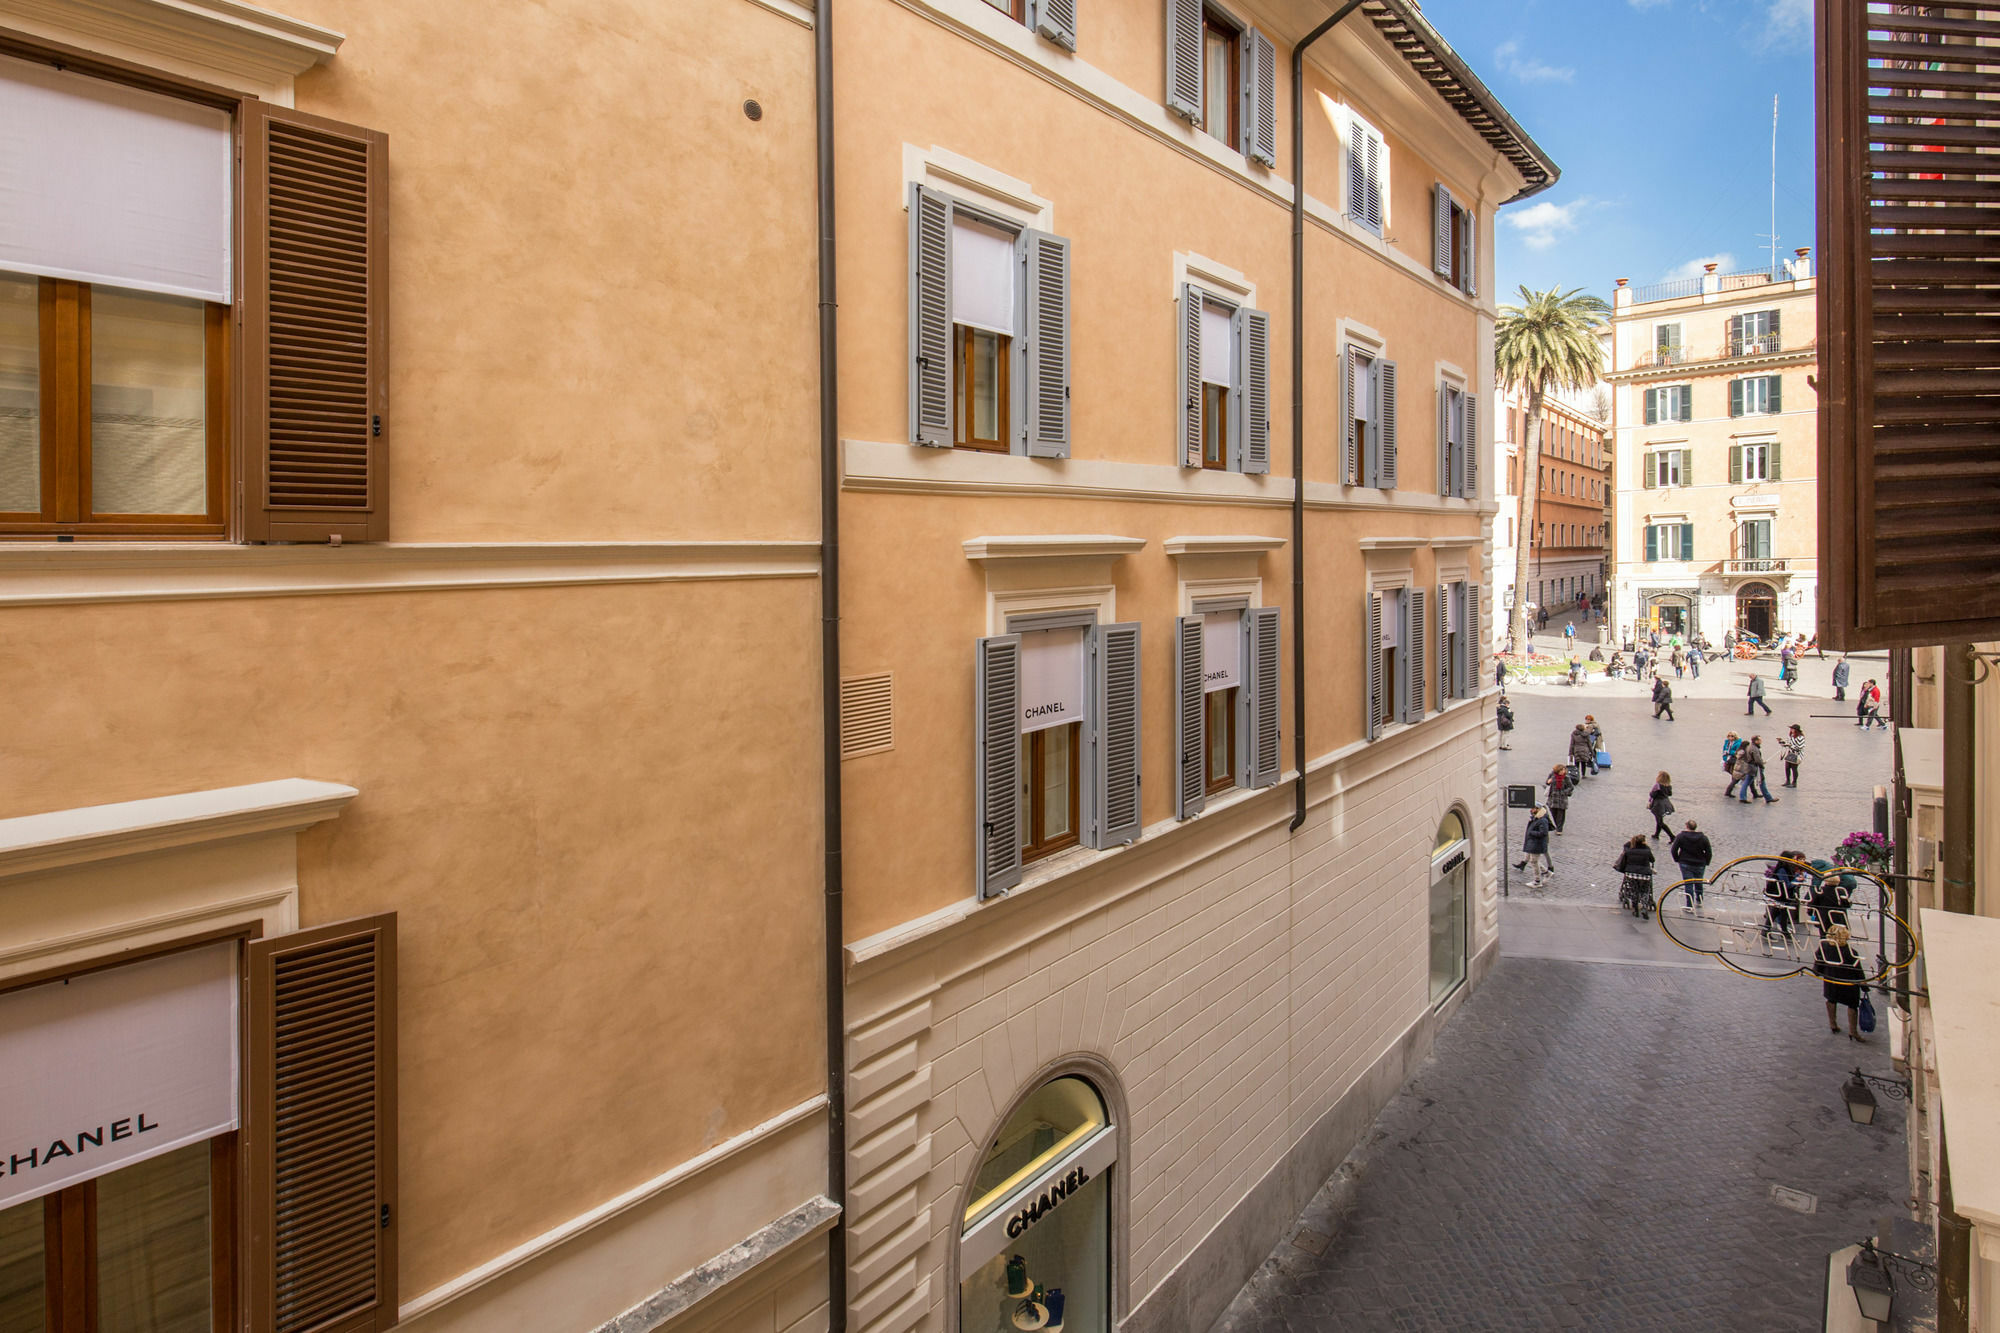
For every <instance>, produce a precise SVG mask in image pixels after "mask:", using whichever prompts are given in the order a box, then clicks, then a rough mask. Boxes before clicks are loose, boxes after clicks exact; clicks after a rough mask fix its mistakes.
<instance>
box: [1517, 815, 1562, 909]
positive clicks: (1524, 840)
mask: <svg viewBox="0 0 2000 1333" xmlns="http://www.w3.org/2000/svg"><path fill="white" fill-rule="evenodd" d="M1555 826H1556V825H1555V821H1554V820H1552V819H1550V818H1549V812H1548V810H1547V809H1546V808H1544V807H1542V806H1539V805H1538V806H1536V807H1535V808H1534V809H1533V810H1532V811H1530V812H1529V815H1528V831H1527V832H1526V833H1524V834H1522V835H1521V850H1522V851H1523V852H1525V853H1527V855H1526V856H1524V857H1523V858H1522V859H1521V860H1519V861H1516V862H1515V863H1514V869H1516V870H1526V869H1527V868H1528V862H1530V861H1533V862H1534V863H1535V877H1534V879H1533V880H1531V881H1529V883H1528V887H1529V888H1531V889H1539V888H1540V887H1542V872H1543V869H1544V867H1546V868H1547V871H1548V873H1549V874H1551V875H1553V874H1555V873H1556V863H1555V861H1554V860H1553V859H1552V858H1551V857H1550V856H1549V834H1550V832H1551V831H1552V830H1554V828H1555Z"/></svg>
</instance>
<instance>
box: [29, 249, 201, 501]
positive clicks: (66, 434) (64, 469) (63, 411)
mask: <svg viewBox="0 0 2000 1333" xmlns="http://www.w3.org/2000/svg"><path fill="white" fill-rule="evenodd" d="M18 276H22V277H33V276H34V275H32V274H21V275H18ZM37 283H38V291H37V296H36V306H35V308H36V317H37V335H38V338H39V361H38V366H37V378H38V381H39V397H40V411H41V490H42V503H41V508H40V510H38V511H37V512H35V513H33V514H29V513H26V512H15V513H7V514H0V539H4V540H21V539H29V540H33V539H46V538H49V537H70V538H85V539H99V538H110V539H114V540H115V539H124V540H133V539H158V538H161V537H185V538H196V539H207V540H211V541H220V540H224V539H226V538H227V537H228V535H229V515H228V497H229V494H230V490H229V487H230V483H231V480H232V476H233V473H234V467H233V462H234V460H233V456H232V450H231V448H230V438H231V434H232V431H231V418H232V416H233V404H234V401H235V400H234V392H235V383H236V375H235V367H234V365H233V364H232V357H231V351H232V348H231V342H230V326H231V324H232V323H233V322H234V319H233V316H234V312H233V311H232V309H231V307H229V306H226V305H222V304H220V303H218V302H214V301H208V302H203V303H202V310H203V319H204V323H203V333H202V361H203V366H202V376H203V395H202V415H203V418H204V422H205V426H206V431H205V434H206V441H205V443H206V448H205V450H204V454H203V466H204V468H205V469H206V487H205V493H206V512H205V513H201V514H96V513H93V512H92V511H91V508H90V481H91V458H90V417H91V413H90V394H91V371H90V356H91V342H90V312H91V290H92V287H93V284H91V283H85V282H76V281H73V280H70V279H63V278H46V277H44V278H38V279H37ZM95 285H99V286H102V285H107V284H95Z"/></svg>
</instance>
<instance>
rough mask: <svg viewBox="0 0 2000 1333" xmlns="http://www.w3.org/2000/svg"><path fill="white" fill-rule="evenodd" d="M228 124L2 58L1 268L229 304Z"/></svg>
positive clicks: (186, 105)
mask: <svg viewBox="0 0 2000 1333" xmlns="http://www.w3.org/2000/svg"><path fill="white" fill-rule="evenodd" d="M229 119H230V118H229V113H228V112H227V111H223V110H220V109H218V108H215V107H207V106H198V105H196V104H194V103H192V102H183V101H180V100H178V99H176V98H172V97H164V96H161V95H160V94H158V93H149V92H141V91H139V90H138V89H135V88H127V87H124V86H122V85H120V84H115V83H108V82H106V81H104V80H102V79H91V78H85V77H84V76H82V75H80V74H70V73H66V72H63V71H61V70H56V69H52V68H50V67H49V66H47V65H37V64H33V63H31V62H29V61H25V60H14V59H11V58H9V57H4V56H0V269H13V270H15V271H16V272H21V273H35V274H39V275H41V276H43V277H49V278H70V279H74V280H77V281H80V282H99V283H106V284H108V285H110V286H113V287H128V288H132V289H134V290H137V291H143V292H163V293H166V294H169V295H173V296H193V297H197V298H199V299H201V300H204V301H225V302H226V301H228V300H229V295H230V289H229V276H230V264H229V233H230V201H231V185H230V172H231V162H232V152H233V150H232V147H231V135H230V124H229Z"/></svg>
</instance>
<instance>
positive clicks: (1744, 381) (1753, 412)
mask: <svg viewBox="0 0 2000 1333" xmlns="http://www.w3.org/2000/svg"><path fill="white" fill-rule="evenodd" d="M1736 382H1737V383H1738V384H1740V385H1742V386H1743V387H1742V388H1741V389H1740V390H1739V391H1738V392H1739V394H1740V396H1741V398H1742V403H1743V415H1744V416H1746V417H1764V416H1770V415H1771V376H1769V375H1745V376H1743V377H1742V378H1741V379H1739V380H1737V381H1736ZM1752 385H1754V386H1756V387H1755V389H1754V391H1753V389H1752V387H1751V386H1752Z"/></svg>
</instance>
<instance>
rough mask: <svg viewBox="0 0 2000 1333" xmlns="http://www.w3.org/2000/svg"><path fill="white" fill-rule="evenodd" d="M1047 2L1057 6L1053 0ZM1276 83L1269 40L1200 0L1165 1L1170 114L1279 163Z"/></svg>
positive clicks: (1267, 162)
mask: <svg viewBox="0 0 2000 1333" xmlns="http://www.w3.org/2000/svg"><path fill="white" fill-rule="evenodd" d="M1042 2H1043V3H1044V4H1048V5H1051V6H1052V7H1053V5H1054V3H1055V0H1042ZM1071 49H1072V50H1074V49H1075V47H1074V40H1073V39H1072V43H1071ZM1277 83H1278V54H1277V47H1275V46H1274V45H1272V43H1271V39H1270V38H1268V37H1266V36H1265V35H1264V34H1263V33H1261V32H1259V31H1257V30H1256V29H1255V28H1252V27H1250V26H1248V25H1246V24H1243V23H1239V22H1237V21H1236V20H1235V19H1233V18H1231V17H1230V16H1229V15H1228V14H1226V13H1224V12H1223V11H1222V10H1221V9H1220V8H1218V7H1216V6H1212V5H1204V4H1202V3H1201V0H1167V109H1168V110H1169V111H1172V112H1173V113H1175V114H1176V115H1179V116H1182V117H1185V118H1186V119H1187V120H1189V121H1192V122H1193V123H1194V124H1195V125H1197V126H1198V127H1200V128H1201V129H1203V130H1206V131H1207V132H1208V133H1209V134H1211V135H1213V136H1214V137H1215V138H1216V139H1217V140H1218V141H1219V142H1221V143H1223V144H1226V145H1227V146H1229V147H1230V148H1233V149H1235V150H1236V151H1237V152H1240V153H1242V154H1243V155H1244V156H1245V157H1248V158H1249V159H1251V160H1252V161H1254V162H1259V163H1262V164H1263V165H1264V166H1267V167H1269V166H1276V165H1277V161H1278V144H1277V121H1278V114H1277V113H1278V100H1277Z"/></svg>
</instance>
